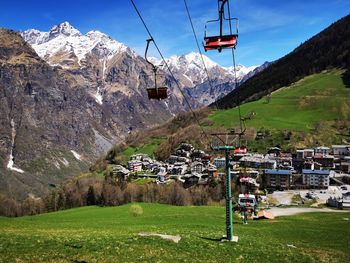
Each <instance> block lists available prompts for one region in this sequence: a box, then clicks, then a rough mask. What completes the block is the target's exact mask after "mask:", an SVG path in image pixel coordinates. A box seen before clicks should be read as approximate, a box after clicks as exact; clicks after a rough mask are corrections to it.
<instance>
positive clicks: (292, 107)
mask: <svg viewBox="0 0 350 263" xmlns="http://www.w3.org/2000/svg"><path fill="white" fill-rule="evenodd" d="M343 72H344V70H331V71H324V72H322V73H319V74H314V75H311V76H308V77H305V78H304V79H302V80H300V81H298V82H297V83H295V84H293V85H291V86H288V87H285V88H281V89H279V90H278V91H275V92H273V93H272V94H271V95H270V96H269V98H267V97H264V98H262V99H260V100H257V101H254V102H249V103H246V104H243V105H242V106H241V110H242V115H243V116H247V115H250V113H252V112H254V113H255V114H254V116H253V117H252V119H250V120H247V121H246V126H247V132H246V136H245V140H247V143H248V147H249V149H250V150H251V151H260V152H265V151H266V149H267V148H269V147H272V146H275V145H279V146H281V147H282V148H283V149H284V150H290V149H295V148H298V147H307V146H310V147H312V146H315V145H329V146H330V145H332V144H337V143H342V141H343V140H347V141H349V136H350V117H349V116H350V89H349V88H347V87H346V85H345V84H344V82H343V79H342V74H343ZM196 116H197V118H198V119H199V120H200V123H201V125H202V127H204V129H205V130H206V132H207V133H208V134H209V133H211V132H214V131H219V130H221V131H227V129H229V128H238V127H239V122H238V120H239V118H238V109H237V108H232V109H227V110H216V111H214V110H209V109H208V110H201V111H197V112H196ZM257 132H262V133H264V138H262V139H261V140H256V135H257ZM182 142H190V143H192V144H194V145H195V146H196V147H199V148H201V149H205V150H207V151H208V150H210V149H209V144H210V141H208V140H207V138H206V137H205V136H203V135H202V133H201V130H200V128H199V126H198V124H197V122H196V121H195V118H194V117H193V115H192V114H191V113H187V114H181V115H178V116H177V117H176V118H174V119H172V120H171V121H169V122H168V123H166V124H164V125H162V126H159V127H155V128H153V129H150V130H147V131H144V132H142V133H135V134H132V135H131V136H129V137H128V138H127V141H126V144H124V145H119V146H117V147H116V148H115V149H114V150H113V151H111V152H110V154H109V155H107V156H106V158H105V160H107V162H119V161H122V162H125V161H126V160H128V158H129V157H130V155H131V154H133V153H137V152H140V153H146V154H149V155H155V156H156V157H157V158H159V159H160V160H164V159H166V158H167V157H168V156H169V155H170V154H171V153H172V152H174V151H175V149H176V148H177V147H178V145H179V144H180V143H182ZM97 163H98V164H101V160H100V161H99V162H97ZM97 166H99V165H97ZM93 169H97V168H96V167H95V168H93Z"/></svg>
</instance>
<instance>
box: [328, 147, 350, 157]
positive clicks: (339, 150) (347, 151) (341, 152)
mask: <svg viewBox="0 0 350 263" xmlns="http://www.w3.org/2000/svg"><path fill="white" fill-rule="evenodd" d="M332 150H333V155H334V157H337V158H342V157H344V156H347V155H350V145H332Z"/></svg>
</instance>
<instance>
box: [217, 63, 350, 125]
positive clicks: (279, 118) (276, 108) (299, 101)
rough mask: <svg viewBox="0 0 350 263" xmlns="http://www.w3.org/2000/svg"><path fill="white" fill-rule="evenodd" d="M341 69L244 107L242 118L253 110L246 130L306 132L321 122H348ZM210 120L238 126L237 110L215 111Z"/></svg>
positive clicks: (349, 105)
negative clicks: (262, 128)
mask: <svg viewBox="0 0 350 263" xmlns="http://www.w3.org/2000/svg"><path fill="white" fill-rule="evenodd" d="M342 72H343V71H341V70H332V71H329V72H323V73H320V74H315V75H311V76H308V77H306V78H304V79H302V80H301V81H298V82H297V83H295V84H293V85H291V86H290V87H288V88H282V89H280V90H277V91H275V92H274V93H272V94H271V99H270V101H269V103H267V100H266V98H262V99H260V100H258V101H254V102H250V103H246V104H243V105H242V106H241V111H242V116H246V115H248V114H249V113H250V112H252V111H254V112H255V113H256V115H255V117H254V118H253V119H252V120H248V121H247V122H246V124H247V127H254V128H256V129H259V128H261V127H264V128H269V129H288V130H292V131H308V130H310V129H312V128H313V126H314V124H316V123H318V122H320V121H333V120H338V119H341V120H349V113H350V89H349V88H346V87H345V85H344V83H343V81H342V78H341V74H342ZM210 119H211V120H212V121H214V125H215V126H220V127H222V126H223V127H226V128H230V127H237V126H238V120H239V118H238V109H237V108H232V109H229V110H220V111H215V112H214V113H213V114H212V115H211V116H210Z"/></svg>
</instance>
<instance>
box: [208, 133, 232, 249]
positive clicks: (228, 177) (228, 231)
mask: <svg viewBox="0 0 350 263" xmlns="http://www.w3.org/2000/svg"><path fill="white" fill-rule="evenodd" d="M211 135H212V136H215V137H217V138H219V140H220V141H221V142H223V145H213V146H212V148H213V150H215V151H223V152H225V173H226V236H224V237H223V239H222V240H223V241H234V242H237V241H238V237H237V236H234V235H233V224H232V189H231V182H232V180H231V169H230V152H231V151H232V150H234V149H235V147H234V146H232V145H228V144H227V143H224V141H223V140H221V139H220V137H219V136H220V135H226V136H227V135H235V136H237V135H238V134H235V133H214V134H211Z"/></svg>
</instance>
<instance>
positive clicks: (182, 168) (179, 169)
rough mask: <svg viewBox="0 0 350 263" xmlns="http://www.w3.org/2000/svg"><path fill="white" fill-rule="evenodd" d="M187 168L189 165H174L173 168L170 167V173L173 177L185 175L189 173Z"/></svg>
mask: <svg viewBox="0 0 350 263" xmlns="http://www.w3.org/2000/svg"><path fill="white" fill-rule="evenodd" d="M187 167H188V165H187V164H185V163H184V162H177V163H174V164H173V166H172V167H169V168H168V170H169V173H170V174H172V175H177V174H178V175H181V174H185V173H186V171H187Z"/></svg>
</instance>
